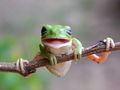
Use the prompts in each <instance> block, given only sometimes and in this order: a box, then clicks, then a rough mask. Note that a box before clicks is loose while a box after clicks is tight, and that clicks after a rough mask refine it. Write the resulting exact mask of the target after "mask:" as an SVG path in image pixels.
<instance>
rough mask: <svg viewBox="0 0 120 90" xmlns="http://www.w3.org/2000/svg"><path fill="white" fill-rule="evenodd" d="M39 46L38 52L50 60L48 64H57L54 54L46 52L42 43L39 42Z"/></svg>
mask: <svg viewBox="0 0 120 90" xmlns="http://www.w3.org/2000/svg"><path fill="white" fill-rule="evenodd" d="M39 48H40V54H42V55H43V56H44V57H46V58H48V60H49V61H50V64H51V65H55V64H57V59H56V57H55V56H54V55H52V54H50V53H48V52H47V51H46V50H45V47H44V45H43V44H39Z"/></svg>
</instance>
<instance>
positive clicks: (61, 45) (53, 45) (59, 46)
mask: <svg viewBox="0 0 120 90" xmlns="http://www.w3.org/2000/svg"><path fill="white" fill-rule="evenodd" d="M44 44H45V45H47V46H50V47H53V48H61V47H64V46H71V45H72V40H70V41H69V42H67V43H63V44H55V43H54V44H51V43H44Z"/></svg>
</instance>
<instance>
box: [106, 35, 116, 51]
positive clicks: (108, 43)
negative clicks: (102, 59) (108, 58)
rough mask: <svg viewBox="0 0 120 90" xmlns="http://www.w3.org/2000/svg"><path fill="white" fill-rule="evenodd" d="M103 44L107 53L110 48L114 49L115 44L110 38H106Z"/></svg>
mask: <svg viewBox="0 0 120 90" xmlns="http://www.w3.org/2000/svg"><path fill="white" fill-rule="evenodd" d="M104 42H105V43H106V51H108V50H109V49H110V47H111V48H114V47H115V43H114V40H113V39H112V38H109V37H108V38H106V39H105V40H104Z"/></svg>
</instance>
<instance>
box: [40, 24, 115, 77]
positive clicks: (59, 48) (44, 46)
mask: <svg viewBox="0 0 120 90" xmlns="http://www.w3.org/2000/svg"><path fill="white" fill-rule="evenodd" d="M103 41H104V42H105V43H106V44H105V45H106V50H107V51H108V50H109V49H110V47H112V48H114V47H115V43H114V40H113V39H112V38H110V37H108V38H106V39H104V40H103ZM39 49H40V52H39V54H40V55H42V56H43V57H46V58H47V59H48V60H49V62H50V65H47V66H46V68H47V69H48V70H49V71H50V72H51V73H52V74H54V75H56V76H58V77H64V76H65V75H66V74H67V72H68V71H69V69H70V67H71V63H72V61H78V60H80V58H81V56H82V50H83V49H84V47H83V45H82V43H81V41H79V40H78V39H77V38H75V37H74V36H73V35H72V29H71V27H70V26H66V25H44V26H43V27H42V29H41V37H40V44H39ZM71 53H73V54H74V60H70V61H65V62H62V63H58V62H57V58H56V56H62V55H63V54H65V55H69V54H71ZM108 55H109V52H102V53H100V55H99V56H98V55H97V54H92V55H89V56H87V58H89V59H90V60H93V61H95V62H96V63H102V62H103V61H104V60H106V59H107V57H108Z"/></svg>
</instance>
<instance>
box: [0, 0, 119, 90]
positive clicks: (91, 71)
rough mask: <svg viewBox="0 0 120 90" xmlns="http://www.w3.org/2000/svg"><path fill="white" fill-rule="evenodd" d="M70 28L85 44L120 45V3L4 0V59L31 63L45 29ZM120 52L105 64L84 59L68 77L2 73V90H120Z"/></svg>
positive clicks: (0, 1)
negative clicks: (106, 41)
mask: <svg viewBox="0 0 120 90" xmlns="http://www.w3.org/2000/svg"><path fill="white" fill-rule="evenodd" d="M46 24H52V25H53V24H60V25H69V26H71V28H72V31H73V36H74V37H76V38H78V39H79V40H80V41H81V42H82V43H83V46H85V47H87V46H90V45H93V44H95V43H96V42H98V41H99V40H103V39H105V38H107V37H112V38H113V39H114V40H115V41H116V42H117V41H120V0H0V61H1V62H15V61H16V60H17V59H19V58H21V57H22V58H24V59H28V60H31V59H32V58H34V56H35V55H36V53H37V52H38V51H39V48H38V45H39V40H40V29H41V27H42V26H43V25H46ZM119 54H120V51H116V52H112V53H111V55H110V56H109V57H108V59H107V60H106V61H105V62H104V63H102V64H96V63H95V62H93V61H91V60H89V59H87V58H81V60H80V61H78V62H77V63H74V62H73V64H72V67H71V69H70V71H69V72H68V74H67V75H66V76H65V77H64V78H57V77H55V76H53V75H51V74H50V73H49V72H48V71H47V70H46V69H45V68H43V69H41V68H40V69H38V71H37V72H36V73H35V74H33V75H32V76H31V77H30V78H28V79H24V78H23V77H21V76H20V75H18V74H13V73H0V83H1V84H0V90H26V88H27V89H29V90H120V69H119V68H120V55H119Z"/></svg>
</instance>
